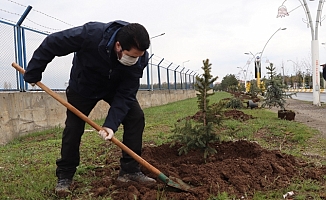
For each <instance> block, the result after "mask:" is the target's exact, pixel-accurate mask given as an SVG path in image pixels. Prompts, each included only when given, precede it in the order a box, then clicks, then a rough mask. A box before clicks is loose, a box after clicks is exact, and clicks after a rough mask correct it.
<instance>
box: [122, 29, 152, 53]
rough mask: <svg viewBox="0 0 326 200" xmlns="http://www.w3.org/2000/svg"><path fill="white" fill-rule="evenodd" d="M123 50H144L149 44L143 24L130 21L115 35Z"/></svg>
mask: <svg viewBox="0 0 326 200" xmlns="http://www.w3.org/2000/svg"><path fill="white" fill-rule="evenodd" d="M116 41H119V43H120V45H121V47H122V49H123V50H127V51H129V50H130V49H131V48H136V49H138V50H140V51H146V49H148V48H149V45H150V39H149V35H148V32H147V30H146V29H145V27H144V26H142V25H140V24H138V23H130V24H128V25H126V26H124V27H122V28H121V29H120V30H119V31H118V33H117V36H116Z"/></svg>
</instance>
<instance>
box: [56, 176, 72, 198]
mask: <svg viewBox="0 0 326 200" xmlns="http://www.w3.org/2000/svg"><path fill="white" fill-rule="evenodd" d="M71 183H72V180H71V179H67V178H65V179H58V183H57V186H56V187H55V193H56V194H57V195H58V196H60V197H66V196H68V195H69V194H70V193H71V191H70V186H71Z"/></svg>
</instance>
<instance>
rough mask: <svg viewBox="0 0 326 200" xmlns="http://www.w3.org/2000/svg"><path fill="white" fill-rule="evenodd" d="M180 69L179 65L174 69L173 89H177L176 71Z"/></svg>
mask: <svg viewBox="0 0 326 200" xmlns="http://www.w3.org/2000/svg"><path fill="white" fill-rule="evenodd" d="M179 67H180V65H179V66H178V67H177V68H175V69H174V89H177V69H178V68H179Z"/></svg>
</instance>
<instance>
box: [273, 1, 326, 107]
mask: <svg viewBox="0 0 326 200" xmlns="http://www.w3.org/2000/svg"><path fill="white" fill-rule="evenodd" d="M285 1H286V0H285ZM285 1H284V2H283V3H282V5H281V6H280V7H279V8H278V13H279V14H278V15H277V17H285V16H288V15H289V13H288V12H287V9H286V7H285V6H284V5H283V4H284V3H285ZM310 1H313V0H310ZM299 2H300V4H301V6H302V7H303V9H304V11H305V13H306V16H307V21H308V23H307V24H308V28H309V27H310V31H311V62H312V72H313V77H312V79H313V80H312V81H313V84H312V87H313V104H314V105H316V106H321V103H320V81H319V79H320V78H319V42H318V26H319V23H321V12H322V9H323V5H324V0H319V3H318V8H317V15H316V22H315V29H314V27H313V22H312V18H311V14H310V11H309V7H308V4H307V1H306V0H302V1H301V0H299Z"/></svg>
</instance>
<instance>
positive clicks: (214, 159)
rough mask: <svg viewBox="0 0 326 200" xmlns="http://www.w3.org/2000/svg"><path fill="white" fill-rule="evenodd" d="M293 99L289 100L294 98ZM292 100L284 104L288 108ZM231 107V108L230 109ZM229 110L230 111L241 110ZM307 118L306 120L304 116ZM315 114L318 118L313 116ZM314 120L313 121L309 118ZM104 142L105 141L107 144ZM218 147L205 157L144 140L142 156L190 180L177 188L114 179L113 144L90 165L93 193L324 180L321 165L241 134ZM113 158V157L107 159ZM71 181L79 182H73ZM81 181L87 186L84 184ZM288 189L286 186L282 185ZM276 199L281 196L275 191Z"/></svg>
mask: <svg viewBox="0 0 326 200" xmlns="http://www.w3.org/2000/svg"><path fill="white" fill-rule="evenodd" d="M294 102H295V101H291V103H292V104H294ZM291 108H294V106H292V107H291V106H289V109H291ZM301 108H302V107H300V110H299V111H297V112H296V113H297V116H296V120H298V119H301V122H303V123H304V121H306V122H307V123H310V126H311V121H313V120H314V118H307V117H306V118H305V119H304V118H303V117H302V116H301V115H300V113H301V112H303V111H302V109H301ZM232 112H233V114H232ZM232 112H231V111H230V113H231V114H230V115H231V117H234V116H240V117H239V119H242V118H244V117H243V116H244V115H243V114H241V113H239V112H235V111H232ZM307 120H308V121H307ZM315 120H317V119H315ZM314 124H317V122H316V123H314ZM106 145H109V144H106ZM214 146H215V149H216V150H217V153H216V154H215V155H213V156H210V157H209V158H208V159H207V160H205V159H204V156H203V152H201V151H199V150H197V151H191V152H189V153H188V154H187V155H182V156H179V155H178V148H179V147H178V146H174V147H172V148H170V146H169V144H164V145H162V146H159V147H153V146H149V145H147V146H145V147H144V148H143V155H142V157H143V158H144V159H145V160H146V161H148V162H149V163H150V164H152V165H153V166H154V167H156V168H157V169H159V170H160V171H161V172H163V173H164V174H165V175H166V176H174V177H177V178H178V179H181V180H182V181H184V182H185V183H187V184H189V185H191V186H192V192H186V191H182V190H178V189H176V188H173V187H169V186H166V185H165V184H163V182H162V181H160V180H157V184H155V185H152V186H144V185H139V184H137V183H134V182H132V183H125V184H120V183H117V182H116V181H115V180H116V178H117V173H118V170H119V163H118V162H117V160H118V159H119V157H120V155H121V152H120V150H119V149H118V148H116V150H115V151H112V152H111V154H110V155H108V157H107V161H106V162H107V163H108V164H110V168H108V167H103V168H98V169H95V174H93V172H94V171H93V170H92V174H90V176H96V177H98V179H100V181H94V182H93V183H92V184H91V187H92V189H91V193H92V196H93V197H94V198H95V197H98V196H103V195H108V194H110V195H111V196H112V197H113V199H116V200H124V199H126V200H133V199H140V200H153V199H169V200H170V199H174V200H181V199H182V200H183V199H184V200H186V199H187V200H206V199H208V198H209V197H210V195H211V194H214V195H217V194H218V193H222V192H227V193H228V194H229V196H232V195H233V196H234V197H236V198H237V199H240V198H241V199H251V198H252V196H253V194H254V193H255V192H257V191H271V190H282V189H284V188H285V187H287V186H288V185H289V184H290V183H291V182H292V181H293V180H294V179H297V180H303V179H312V180H318V181H321V182H323V183H324V184H325V185H326V183H325V179H323V176H325V174H326V166H323V167H316V166H314V165H313V164H308V163H305V162H303V161H301V160H299V159H297V158H295V157H293V156H291V155H287V154H283V153H281V152H279V151H277V150H266V149H264V148H262V147H261V146H260V145H258V144H257V143H255V142H249V141H245V140H239V141H232V142H223V143H221V144H215V145H214ZM112 163H115V164H114V165H112ZM142 171H143V172H144V173H145V174H146V175H148V176H150V177H152V178H157V177H156V176H155V175H154V174H152V173H151V172H149V171H148V170H147V169H145V168H143V167H142ZM74 186H75V187H84V186H82V185H78V183H75V185H74ZM85 187H86V186H85ZM287 192H288V191H287ZM319 196H320V199H326V193H325V194H320V195H319ZM279 199H282V197H280V198H279Z"/></svg>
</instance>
